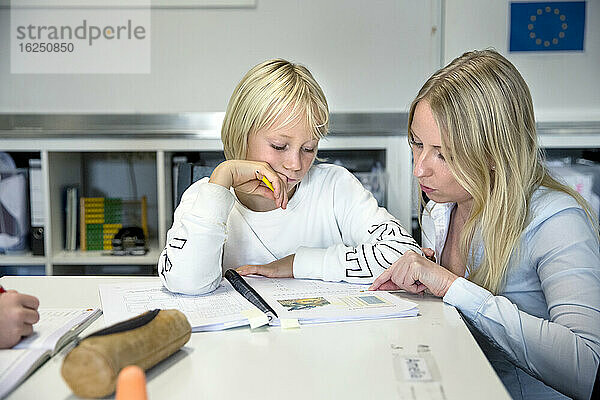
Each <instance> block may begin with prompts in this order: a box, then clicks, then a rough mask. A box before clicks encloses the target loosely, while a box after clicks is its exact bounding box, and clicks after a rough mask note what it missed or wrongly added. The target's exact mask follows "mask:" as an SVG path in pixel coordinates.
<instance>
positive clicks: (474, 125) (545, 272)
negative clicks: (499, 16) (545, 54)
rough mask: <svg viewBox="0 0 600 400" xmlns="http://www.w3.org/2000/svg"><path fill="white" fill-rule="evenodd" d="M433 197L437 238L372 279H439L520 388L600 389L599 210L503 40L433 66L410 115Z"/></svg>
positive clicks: (429, 230) (438, 287)
mask: <svg viewBox="0 0 600 400" xmlns="http://www.w3.org/2000/svg"><path fill="white" fill-rule="evenodd" d="M408 121H409V122H408V127H409V130H408V132H409V133H408V138H409V141H410V144H411V146H412V150H413V158H414V171H413V173H414V175H415V177H416V178H417V179H418V181H419V184H420V188H421V190H422V191H423V192H425V193H426V195H427V197H428V198H429V199H430V200H431V201H430V202H429V203H428V204H427V205H426V206H425V207H424V211H423V216H422V227H423V246H424V247H430V248H431V249H425V252H426V254H428V255H429V256H431V257H432V258H433V256H435V259H436V260H437V263H434V262H432V261H430V260H428V259H427V258H425V257H423V256H421V255H418V254H416V253H413V252H408V253H406V254H404V255H403V256H402V257H400V259H399V260H398V261H397V262H396V263H394V265H392V267H390V268H389V269H387V270H386V271H385V272H384V273H383V274H382V275H381V276H380V277H379V278H377V279H376V280H375V282H374V283H373V285H372V287H371V289H374V290H376V289H397V288H402V289H405V290H407V291H409V292H413V293H418V292H422V291H425V290H428V291H430V292H431V293H433V294H434V295H436V296H439V297H443V300H444V302H446V303H448V304H451V305H453V306H455V307H456V308H457V309H458V310H459V311H460V312H461V313H462V314H463V316H464V317H465V319H466V320H467V321H468V323H469V325H470V327H471V328H472V329H471V330H472V331H473V333H474V335H475V337H476V339H477V340H478V342H479V344H480V345H481V346H482V349H483V350H484V352H485V353H486V355H487V356H488V359H489V360H490V362H491V363H492V365H493V366H494V368H495V370H496V372H497V373H498V374H499V376H500V378H501V379H502V381H503V382H504V384H505V386H506V387H507V389H508V390H509V392H510V394H511V395H512V396H513V397H514V398H536V397H539V398H544V399H548V398H563V395H567V396H569V397H573V398H578V399H589V397H590V393H591V391H592V387H593V384H594V378H595V374H596V370H597V368H598V360H599V357H600V254H599V242H598V223H597V218H596V216H595V214H594V213H593V212H592V211H591V210H590V208H589V206H588V204H587V203H586V202H585V200H584V199H583V198H582V197H581V196H580V195H579V194H577V193H576V192H575V191H573V190H571V189H570V188H568V187H567V186H565V185H563V184H561V183H560V182H558V181H557V180H555V179H554V178H552V177H551V176H550V175H549V173H548V170H547V169H546V167H545V165H544V160H543V155H542V152H541V151H540V149H539V147H538V143H537V135H536V129H535V118H534V112H533V103H532V100H531V95H530V93H529V89H528V87H527V84H526V83H525V81H524V80H523V78H522V77H521V75H520V74H519V72H518V71H517V69H516V68H515V67H514V65H512V64H511V63H510V62H509V61H508V60H507V59H506V58H504V57H503V56H501V55H500V54H498V53H497V52H495V51H493V50H484V51H473V52H469V53H465V54H463V55H462V56H460V57H458V58H457V59H455V60H454V61H452V62H451V63H450V64H449V65H447V66H446V67H444V68H442V69H441V70H439V71H438V72H436V73H435V74H434V75H432V76H431V77H430V78H429V80H428V81H427V82H426V83H425V85H424V86H423V87H422V88H421V90H420V92H419V94H418V95H417V97H416V98H415V100H414V101H413V103H412V105H411V108H410V112H409V120H408Z"/></svg>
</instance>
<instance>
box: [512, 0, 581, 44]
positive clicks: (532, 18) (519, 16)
mask: <svg viewBox="0 0 600 400" xmlns="http://www.w3.org/2000/svg"><path fill="white" fill-rule="evenodd" d="M584 33H585V1H572V2H571V1H560V2H558V1H557V2H553V1H545V2H536V3H533V2H511V3H510V45H509V50H510V51H566V50H579V51H582V50H583V38H584Z"/></svg>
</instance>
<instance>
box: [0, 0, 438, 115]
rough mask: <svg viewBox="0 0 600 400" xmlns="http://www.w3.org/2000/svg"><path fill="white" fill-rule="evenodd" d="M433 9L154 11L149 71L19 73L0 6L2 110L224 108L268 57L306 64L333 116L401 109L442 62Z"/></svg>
mask: <svg viewBox="0 0 600 400" xmlns="http://www.w3.org/2000/svg"><path fill="white" fill-rule="evenodd" d="M437 10H439V0H428V1H397V0H376V1H364V0H257V7H256V8H255V9H221V10H219V9H191V10H189V9H185V10H173V9H167V10H165V9H155V10H152V32H151V40H152V56H151V57H152V65H151V70H152V72H151V74H149V75H85V74H82V75H32V74H28V75H22V74H21V75H20V74H11V73H10V63H9V57H10V55H9V33H10V32H9V27H10V11H9V10H8V9H2V10H0V112H4V113H17V112H31V113H44V112H69V113H70V112H75V113H80V112H82V113H85V112H91V113H103V112H111V113H112V112H114V113H130V112H142V113H173V112H186V111H191V112H194V111H224V110H225V107H226V104H227V101H228V99H229V96H230V95H231V92H232V91H233V88H234V87H235V85H236V84H237V82H238V81H239V80H240V79H241V77H242V76H243V75H244V73H245V72H246V71H247V70H248V69H249V68H250V67H251V66H252V65H254V64H257V63H258V62H260V61H263V60H265V59H268V58H273V57H284V58H288V59H291V60H293V61H297V62H300V63H302V64H305V65H307V66H308V67H309V69H310V70H311V71H312V72H313V74H314V75H315V77H316V79H317V80H318V81H319V82H320V83H321V85H322V87H323V89H324V91H325V94H326V96H327V98H328V101H329V103H330V109H331V110H332V111H400V110H406V109H407V108H408V105H409V104H410V101H411V100H412V98H413V97H414V95H415V94H416V92H417V91H418V89H419V87H420V85H421V84H422V83H423V81H424V79H425V78H426V77H427V76H428V75H429V74H430V73H431V72H432V71H433V70H435V69H436V68H437V67H438V66H439V65H438V64H439V48H440V46H441V45H440V44H438V45H436V38H435V37H434V36H435V35H434V34H432V25H433V24H434V23H435V20H436V17H439V12H438V13H437V15H436V11H437ZM438 36H439V35H438Z"/></svg>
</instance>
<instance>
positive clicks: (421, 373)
mask: <svg viewBox="0 0 600 400" xmlns="http://www.w3.org/2000/svg"><path fill="white" fill-rule="evenodd" d="M401 365H402V372H403V373H404V379H405V380H407V381H413V382H414V381H431V380H432V377H431V372H430V371H429V368H428V367H427V362H426V361H425V359H424V358H423V357H405V358H403V359H402V362H401Z"/></svg>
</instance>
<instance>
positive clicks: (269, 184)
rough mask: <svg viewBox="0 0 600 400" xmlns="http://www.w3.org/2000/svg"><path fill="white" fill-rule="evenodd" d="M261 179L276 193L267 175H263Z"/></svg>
mask: <svg viewBox="0 0 600 400" xmlns="http://www.w3.org/2000/svg"><path fill="white" fill-rule="evenodd" d="M261 180H262V181H263V182H264V183H265V185H267V187H268V188H269V189H271V191H272V192H273V193H275V189H273V185H272V184H271V182H269V180H268V179H267V178H266V177H264V176H263V177H262V179H261Z"/></svg>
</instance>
